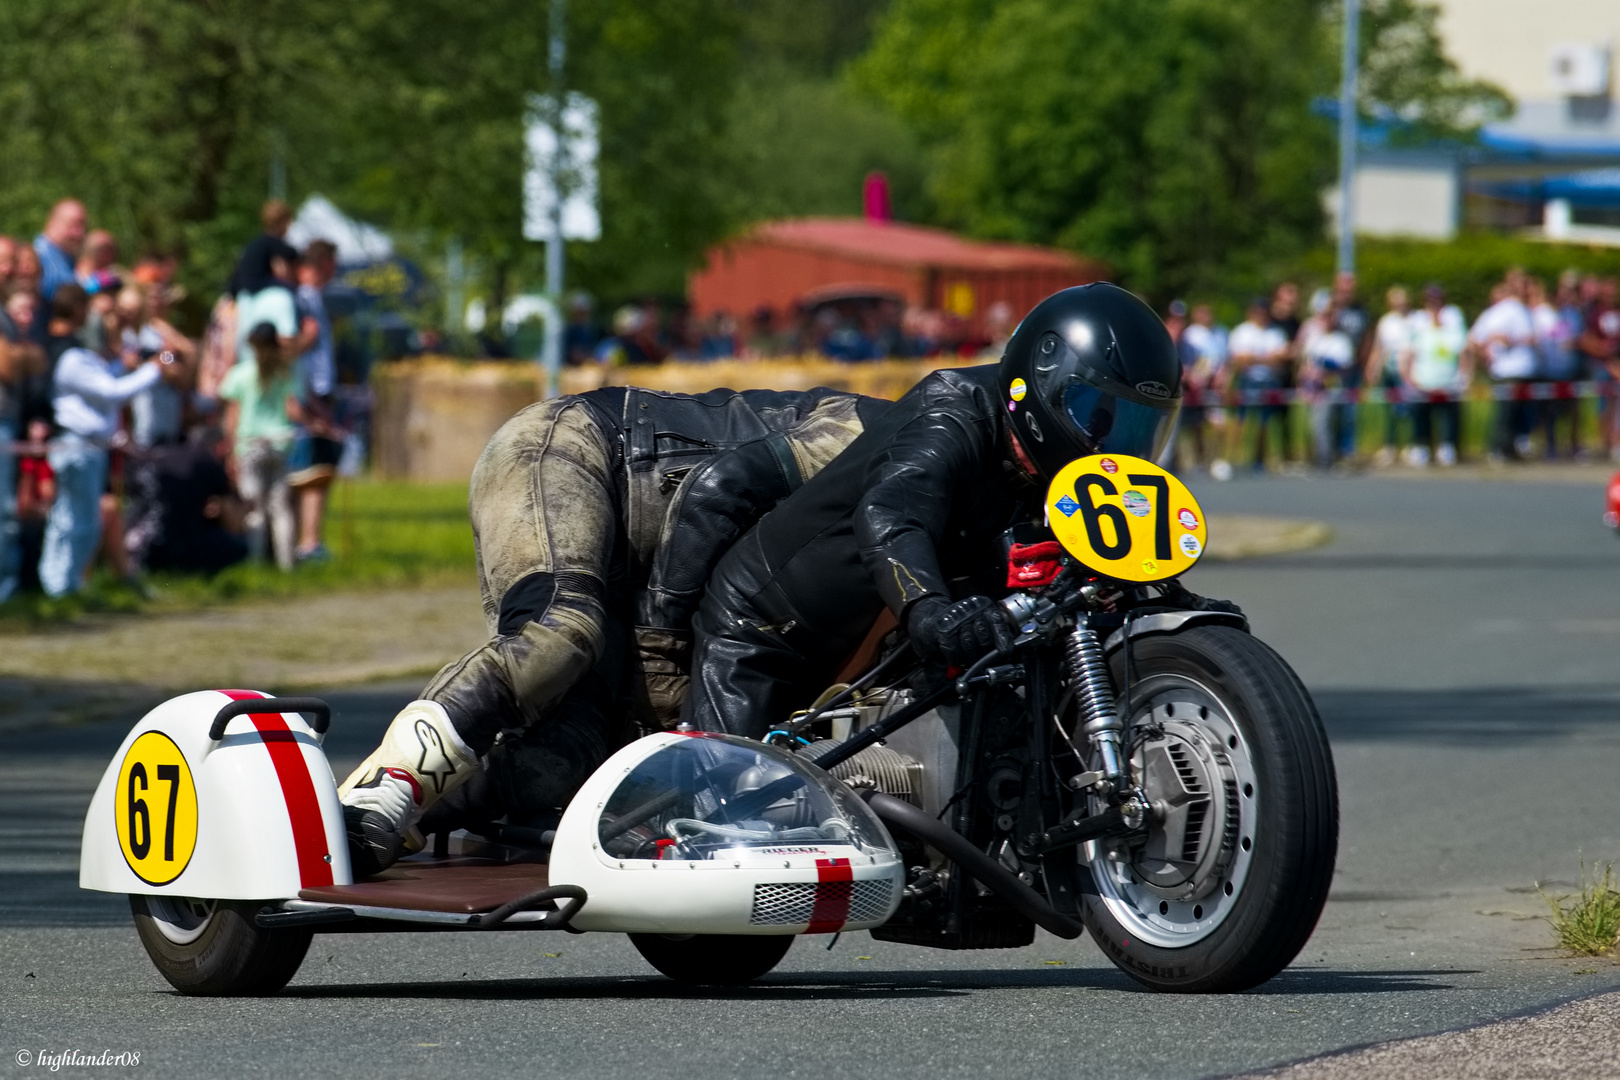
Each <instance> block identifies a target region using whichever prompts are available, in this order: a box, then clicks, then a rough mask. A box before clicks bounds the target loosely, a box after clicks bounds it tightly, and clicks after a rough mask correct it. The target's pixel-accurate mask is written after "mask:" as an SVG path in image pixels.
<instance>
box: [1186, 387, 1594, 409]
mask: <svg viewBox="0 0 1620 1080" xmlns="http://www.w3.org/2000/svg"><path fill="white" fill-rule="evenodd" d="M1614 397H1620V382H1522V381H1513V382H1499V383H1489V384H1480V385H1477V386H1470V387H1468V388H1466V389H1454V390H1415V389H1412V388H1410V387H1380V386H1363V387H1356V388H1345V387H1334V388H1316V387H1308V386H1302V387H1289V388H1283V389H1268V390H1237V389H1229V390H1224V391H1213V390H1195V389H1193V388H1191V387H1186V388H1184V389H1183V390H1182V399H1181V403H1182V406H1183V407H1184V408H1199V407H1204V406H1243V405H1250V406H1253V405H1275V406H1282V405H1358V404H1366V405H1421V404H1431V405H1439V404H1443V403H1445V402H1448V401H1461V402H1489V401H1586V400H1605V399H1609V398H1614Z"/></svg>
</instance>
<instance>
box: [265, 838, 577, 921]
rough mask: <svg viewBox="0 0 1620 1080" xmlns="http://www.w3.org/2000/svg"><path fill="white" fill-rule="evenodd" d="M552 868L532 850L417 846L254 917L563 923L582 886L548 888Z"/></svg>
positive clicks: (266, 918) (302, 893) (304, 892)
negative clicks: (498, 852) (452, 850)
mask: <svg viewBox="0 0 1620 1080" xmlns="http://www.w3.org/2000/svg"><path fill="white" fill-rule="evenodd" d="M550 869H551V868H550V866H549V864H547V863H545V862H542V861H539V859H537V858H529V859H525V858H518V859H515V860H511V861H508V860H507V859H502V858H484V857H480V856H473V855H448V856H446V855H430V854H426V853H423V854H419V855H412V856H410V857H408V858H405V859H401V860H400V861H399V862H397V863H395V864H394V865H393V866H392V867H390V868H389V869H387V870H385V871H383V872H382V873H381V874H378V875H376V876H375V877H370V878H366V879H364V880H362V881H357V882H355V883H354V884H353V885H329V886H325V887H322V888H315V889H304V890H302V891H300V892H299V894H298V898H297V899H294V900H284V901H282V902H280V903H279V904H277V905H275V906H274V907H273V908H269V909H266V910H263V911H261V912H260V913H259V915H258V917H257V922H258V924H259V925H260V926H263V927H266V928H271V927H308V928H310V929H312V930H317V931H321V932H327V933H355V932H372V931H378V930H486V929H497V928H498V929H502V930H556V929H563V928H566V927H567V924H568V920H569V919H570V918H572V917H573V914H574V912H575V911H577V910H578V909H579V905H580V903H583V901H584V891H583V890H581V889H577V888H573V887H570V886H562V887H559V888H552V887H551V878H550ZM565 900H566V901H570V902H569V903H567V904H566V905H565V906H564V907H562V908H561V909H558V908H557V904H558V903H559V902H561V901H565ZM541 908H546V909H549V910H540V909H541Z"/></svg>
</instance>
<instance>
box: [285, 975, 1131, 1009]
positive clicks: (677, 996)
mask: <svg viewBox="0 0 1620 1080" xmlns="http://www.w3.org/2000/svg"><path fill="white" fill-rule="evenodd" d="M1048 989H1084V990H1111V991H1116V992H1134V991H1138V990H1143V989H1144V988H1143V987H1141V986H1140V985H1139V984H1137V983H1136V982H1135V981H1134V980H1132V979H1130V978H1129V977H1127V976H1126V975H1125V974H1124V973H1122V972H1120V971H1117V970H1115V969H1113V968H1093V967H1073V968H1069V967H1064V968H1051V969H1043V970H1040V971H1034V972H1031V971H976V970H972V969H964V970H957V971H873V970H869V969H860V970H854V971H848V972H778V973H774V974H771V975H767V976H765V977H764V978H763V979H760V980H759V981H757V982H753V983H750V984H748V985H747V986H683V985H682V984H680V983H675V982H671V981H669V980H668V979H665V978H663V977H662V976H658V975H648V976H646V977H628V978H626V977H619V978H611V977H609V978H578V977H569V978H555V979H543V978H537V979H482V980H469V981H465V982H462V981H456V982H416V983H344V984H333V985H326V986H289V987H288V988H287V989H286V990H283V991H282V993H281V996H282V997H292V998H309V999H318V998H343V999H351V998H353V999H358V998H389V999H392V998H406V999H412V998H447V999H456V1000H524V999H531V998H533V999H544V1000H548V1001H559V1000H568V1001H595V1000H613V1001H642V1000H646V1001H747V1002H753V1003H755V1004H758V1003H762V1002H768V1001H855V1002H859V1001H882V1000H899V999H908V998H918V999H928V998H954V997H962V996H965V995H970V994H972V993H974V992H976V991H981V990H1048ZM1144 992H1145V991H1144Z"/></svg>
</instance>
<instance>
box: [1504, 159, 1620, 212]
mask: <svg viewBox="0 0 1620 1080" xmlns="http://www.w3.org/2000/svg"><path fill="white" fill-rule="evenodd" d="M1472 188H1473V190H1475V191H1478V192H1480V193H1482V194H1485V195H1494V196H1496V197H1497V198H1500V199H1513V200H1515V201H1517V202H1546V201H1547V200H1548V199H1567V200H1569V202H1570V203H1571V204H1572V205H1574V206H1620V168H1614V169H1588V170H1585V171H1584V172H1575V173H1565V174H1564V175H1562V176H1546V177H1542V178H1540V179H1537V180H1498V181H1494V182H1487V183H1481V184H1474V185H1472Z"/></svg>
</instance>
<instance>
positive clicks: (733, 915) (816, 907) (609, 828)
mask: <svg viewBox="0 0 1620 1080" xmlns="http://www.w3.org/2000/svg"><path fill="white" fill-rule="evenodd" d="M904 879H905V868H904V865H903V863H902V862H901V859H900V856H899V853H898V852H897V851H896V849H895V845H894V841H893V840H892V839H891V838H890V837H889V834H888V832H887V831H886V830H885V829H884V828H883V825H882V823H881V822H879V821H878V819H877V818H876V817H875V816H874V815H873V814H872V812H871V811H870V810H868V809H867V807H866V805H865V803H863V802H861V800H860V799H859V798H857V797H856V796H855V795H854V793H852V792H851V791H850V790H849V789H848V788H847V787H845V786H844V785H843V784H842V783H840V782H839V781H837V780H834V779H833V778H831V777H830V776H828V775H827V774H826V773H824V772H822V771H821V770H820V769H817V768H816V767H815V766H813V765H809V764H807V763H805V762H803V761H800V760H799V759H797V758H795V757H794V756H793V755H792V754H790V753H787V752H786V751H783V750H779V749H777V748H775V747H771V746H766V745H763V744H761V743H756V742H752V741H749V740H746V739H740V738H736V737H733V736H729V735H711V734H700V733H683V732H667V733H664V734H659V735H651V736H648V737H647V738H645V739H641V740H638V741H637V742H634V743H632V744H630V745H629V746H627V747H625V748H624V749H623V750H620V751H619V752H618V753H617V754H615V755H613V757H611V758H609V759H608V761H607V762H606V763H605V764H603V766H602V767H601V768H600V769H598V770H597V771H596V773H595V774H594V775H593V776H592V777H591V778H590V779H589V780H588V781H586V783H585V785H584V787H582V788H581V789H580V791H579V794H578V795H576V796H575V797H574V800H573V801H572V802H571V803H570V804H569V806H568V809H567V811H566V812H565V813H564V814H563V818H562V822H561V823H560V824H559V825H558V828H557V834H556V841H555V843H554V844H553V846H552V853H551V881H552V882H554V883H567V884H570V885H579V886H582V887H583V888H584V889H585V890H586V892H587V894H588V895H589V896H590V900H589V901H588V902H587V903H586V904H585V906H584V909H583V910H582V911H581V912H580V913H579V915H577V916H576V917H575V918H574V920H573V925H574V926H575V927H577V928H578V929H581V930H607V931H619V932H629V933H660V934H818V933H833V932H836V931H840V930H865V929H869V928H871V927H874V926H877V925H879V924H881V923H883V922H884V921H886V920H887V919H888V918H889V917H890V916H891V915H892V914H893V913H894V910H895V908H896V907H897V906H898V905H899V903H900V895H901V891H902V888H903V886H904V884H905V880H904Z"/></svg>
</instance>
